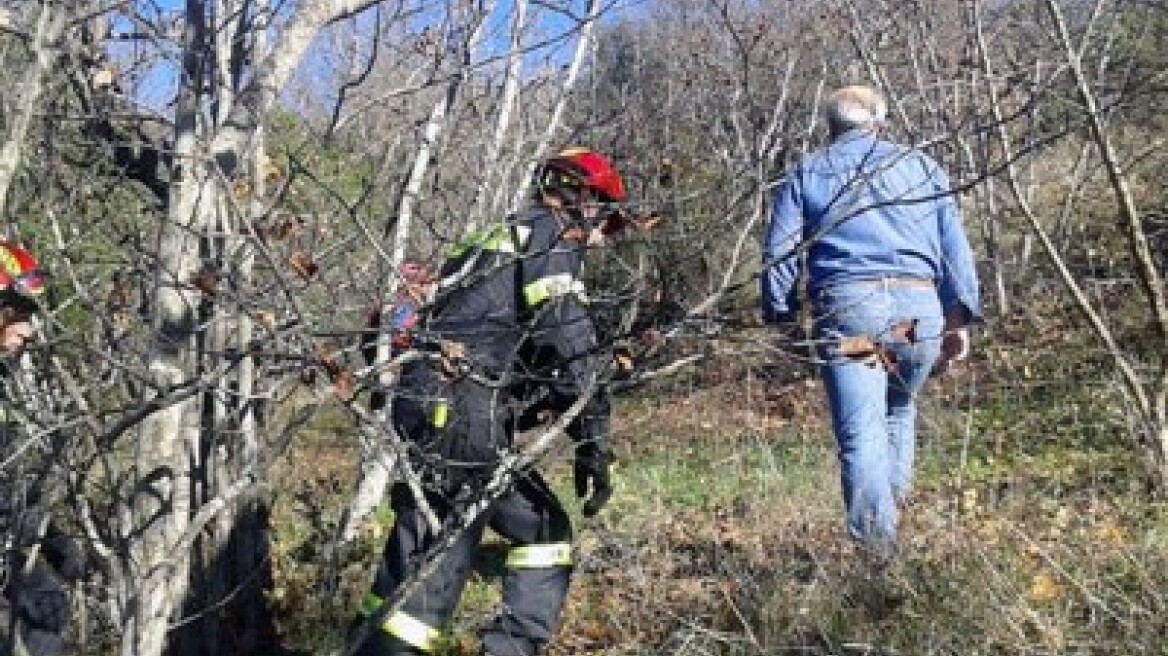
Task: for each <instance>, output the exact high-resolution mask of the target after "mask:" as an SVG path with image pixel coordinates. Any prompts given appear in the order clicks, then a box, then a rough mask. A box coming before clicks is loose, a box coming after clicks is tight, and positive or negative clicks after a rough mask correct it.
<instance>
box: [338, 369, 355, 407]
mask: <svg viewBox="0 0 1168 656" xmlns="http://www.w3.org/2000/svg"><path fill="white" fill-rule="evenodd" d="M333 388H334V389H335V390H336V392H337V396H338V397H340V398H341V400H342V401H349V400H351V399H352V398H353V394H354V393H356V391H357V377H356V376H354V375H353V373H352V372H350V371H341V372H339V373H338V374H337V375H336V376H334V377H333Z"/></svg>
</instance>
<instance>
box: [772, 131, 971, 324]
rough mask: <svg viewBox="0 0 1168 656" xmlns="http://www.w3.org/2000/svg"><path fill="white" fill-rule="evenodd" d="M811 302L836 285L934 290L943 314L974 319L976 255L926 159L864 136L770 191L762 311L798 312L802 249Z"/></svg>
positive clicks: (936, 169)
mask: <svg viewBox="0 0 1168 656" xmlns="http://www.w3.org/2000/svg"><path fill="white" fill-rule="evenodd" d="M801 246H802V248H803V249H805V251H806V258H807V276H808V281H807V282H808V287H809V291H810V293H811V295H812V296H814V295H815V294H816V292H818V291H820V290H822V289H824V288H826V287H830V286H833V285H837V284H841V283H847V282H853V281H857V280H869V279H878V278H886V277H898V278H904V277H908V278H921V279H925V280H932V281H934V282H935V283H936V285H937V292H938V295H939V297H940V300H941V307H942V308H943V309H944V310H945V311H946V312H948V311H949V310H951V309H953V308H955V307H956V306H957V305H958V304H961V305H963V306H965V308H966V310H968V311H969V314H970V318H971V319H973V320H975V321H976V320H980V318H981V301H980V298H979V293H978V286H977V275H976V271H975V270H974V264H973V255H972V252H971V251H970V248H969V241H968V240H967V239H966V236H965V231H964V229H963V228H962V226H961V218H960V216H959V215H958V211H957V204H956V203H955V201H954V198H953V195H952V194H951V192H950V189H949V179H948V177H947V176H946V175H945V173H944V172H943V171H942V170H941V167H940V166H939V165H938V164H937V163H936V162H935V161H934V160H933V159H931V158H930V157H928V156H927V155H925V154H924V153H922V152H920V151H917V150H913V149H909V148H904V147H902V146H898V145H895V144H892V143H889V142H887V141H883V140H880V139H878V138H876V137H875V136H873V135H872V134H871V133H869V132H867V131H864V130H853V131H851V132H847V133H845V134H844V135H842V136H841V137H840V138H839V139H837V140H836V141H835V142H833V143H832V144H831V145H829V146H828V147H826V148H824V149H822V150H819V151H818V152H815V153H813V154H811V155H810V156H808V157H807V158H806V159H805V160H804V161H803V162H802V163H801V164H800V165H799V167H798V168H797V169H796V170H794V171H793V172H791V173H790V174H789V175H788V176H787V178H786V179H785V180H784V181H783V183H782V184H781V185H780V186H779V188H778V189H777V190H776V192H775V197H774V208H773V212H772V215H771V219H770V224H769V226H768V227H767V231H766V241H765V243H764V244H763V257H764V260H765V261H764V265H765V268H764V269H763V272H762V276H761V282H762V310H763V316H764V317H765V318H767V319H768V320H774V319H777V318H779V317H781V316H783V315H788V314H790V313H793V312H795V311H797V310H798V309H799V301H798V286H797V284H796V282H797V279H798V276H799V259H800V257H799V256H800V254H801V252H800V247H801Z"/></svg>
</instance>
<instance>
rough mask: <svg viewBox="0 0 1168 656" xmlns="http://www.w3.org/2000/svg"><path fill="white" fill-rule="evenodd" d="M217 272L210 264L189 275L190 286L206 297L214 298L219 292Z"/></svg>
mask: <svg viewBox="0 0 1168 656" xmlns="http://www.w3.org/2000/svg"><path fill="white" fill-rule="evenodd" d="M219 281H220V276H219V272H218V271H217V270H216V269H215V267H213V266H211V265H210V264H207V265H204V266H203V268H201V269H199V270H198V271H196V272H195V273H194V274H193V275H191V280H190V282H191V284H192V285H194V286H195V287H196V288H197V289H198V290H199V291H201V292H203V293H204V294H206V295H207V296H214V295H215V294H217V293H218V292H219Z"/></svg>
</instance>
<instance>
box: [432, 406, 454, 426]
mask: <svg viewBox="0 0 1168 656" xmlns="http://www.w3.org/2000/svg"><path fill="white" fill-rule="evenodd" d="M449 418H450V406H448V405H446V404H445V403H439V404H437V405H435V406H434V409H433V410H431V411H430V423H431V424H433V425H434V428H442V427H443V426H445V425H446V420H447V419H449Z"/></svg>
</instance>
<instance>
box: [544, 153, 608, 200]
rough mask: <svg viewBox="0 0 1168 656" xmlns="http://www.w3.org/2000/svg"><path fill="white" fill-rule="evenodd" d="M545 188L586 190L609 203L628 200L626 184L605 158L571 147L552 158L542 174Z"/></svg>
mask: <svg viewBox="0 0 1168 656" xmlns="http://www.w3.org/2000/svg"><path fill="white" fill-rule="evenodd" d="M538 181H539V186H540V187H541V188H556V187H569V188H574V187H583V188H585V189H588V190H591V191H592V193H594V194H596V196H597V197H598V198H599V199H600V200H602V201H604V202H606V203H623V202H624V201H625V183H624V182H623V181H622V180H621V177H620V174H619V173H617V172H616V169H615V168H613V166H612V163H611V162H609V161H608V158H606V157H605V156H604V155H601V154H600V153H596V152H593V151H591V150H588V149H587V148H568V149H567V150H563V151H561V152H560V153H558V154H556V155H554V156H552V157H549V158H548V159H547V161H545V162H544V163H543V166H542V167H541V170H540V173H539V175H538Z"/></svg>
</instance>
